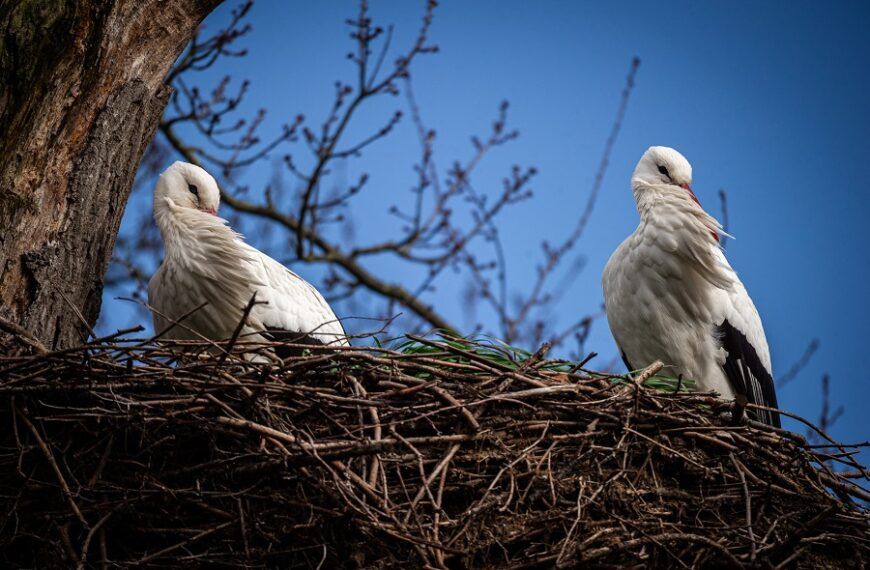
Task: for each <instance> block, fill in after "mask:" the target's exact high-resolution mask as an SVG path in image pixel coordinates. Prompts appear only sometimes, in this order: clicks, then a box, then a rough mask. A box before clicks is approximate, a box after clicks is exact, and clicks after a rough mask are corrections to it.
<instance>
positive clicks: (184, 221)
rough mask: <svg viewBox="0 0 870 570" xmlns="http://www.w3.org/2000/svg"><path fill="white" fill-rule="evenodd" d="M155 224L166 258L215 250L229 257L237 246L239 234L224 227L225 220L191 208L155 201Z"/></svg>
mask: <svg viewBox="0 0 870 570" xmlns="http://www.w3.org/2000/svg"><path fill="white" fill-rule="evenodd" d="M154 221H155V222H156V223H157V228H158V229H159V230H160V237H161V238H163V249H164V253H165V256H166V257H175V256H179V255H187V256H189V255H190V254H192V253H194V252H197V251H199V250H203V249H204V248H215V247H218V248H219V249H221V250H223V251H224V252H225V253H226V254H230V255H231V254H232V253H233V250H234V249H237V247H238V244H239V243H240V240H239V239H238V238H239V236H238V234H236V233H235V232H234V231H233V230H232V229H230V228H229V227H227V225H226V221H225V220H223V219H221V218H218V217H217V216H213V215H211V214H209V213H206V212H202V211H200V210H195V209H193V208H182V207H180V206H177V205H175V203H173V202H172V201H171V200H169V199H165V198H163V199H158V200H155V203H154Z"/></svg>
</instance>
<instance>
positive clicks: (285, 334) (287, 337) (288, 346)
mask: <svg viewBox="0 0 870 570" xmlns="http://www.w3.org/2000/svg"><path fill="white" fill-rule="evenodd" d="M261 334H262V335H263V337H265V338H266V339H267V340H271V341H274V342H282V343H284V344H281V345H278V346H275V347H274V348H273V349H272V350H274V351H275V354H276V355H277V356H278V358H288V357H290V356H302V351H303V350H304V349H302V348H300V347H298V346H294V345H297V344H323V341H322V340H320V339H319V338H317V337H315V336H311V335H310V334H307V333H302V332H293V331H286V330H282V329H274V328H269V329H266V332H263V333H261Z"/></svg>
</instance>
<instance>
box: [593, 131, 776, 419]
mask: <svg viewBox="0 0 870 570" xmlns="http://www.w3.org/2000/svg"><path fill="white" fill-rule="evenodd" d="M691 183H692V167H691V165H690V164H689V162H688V161H687V160H686V159H685V158H684V157H683V155H681V154H680V153H678V152H677V151H675V150H674V149H672V148H667V147H661V146H654V147H651V148H649V149H648V150H647V151H646V152H645V153H644V155H643V157H641V159H640V162H638V164H637V168H635V170H634V174H633V175H632V177H631V189H632V192H633V193H634V199H635V201H636V203H637V210H638V212H639V213H640V225H639V226H638V227H637V229H636V230H635V231H634V233H633V234H632V235H630V236H629V237H628V238H627V239H626V240H625V241H623V242H622V244H621V245H620V246H619V247H618V248H617V249H616V251H615V252H613V255H612V256H611V257H610V261H608V262H607V266H606V267H605V268H604V275H603V276H602V284H603V287H604V299H605V306H606V310H607V320H608V322H609V323H610V330H611V331H612V332H613V336H614V338H615V339H616V343H617V345H618V346H619V349H620V350H621V352H622V359H623V361H624V362H625V364H626V366H627V367H628V369H629V370H636V369H637V368H638V367H644V366H647V365H649V364H651V363H653V362H655V361H656V360H662V361H663V362H664V363H665V364H666V365H667V366H669V367H670V368H669V370H670V371H671V372H672V373H673V375H674V376H678V375H682V376H683V377H684V378H689V379H692V380H694V381H695V382H696V383H697V386H698V388H699V389H701V390H703V391H715V392H718V393H719V394H720V395H721V396H722V397H724V398H729V399H730V398H734V397H735V396H737V395H738V394H742V395H744V396H745V397H746V399H747V401H748V402H750V403H753V404H760V405H763V406H768V407H771V408H776V407H777V402H776V391H775V390H774V385H773V375H772V371H771V366H770V351H769V349H768V347H767V339H766V338H765V336H764V329H763V328H762V326H761V318H760V317H759V316H758V311H757V310H756V309H755V305H754V304H753V303H752V299H750V298H749V295H748V294H747V293H746V289H745V288H744V287H743V283H741V282H740V279H739V278H738V277H737V274H736V273H735V272H734V270H733V269H732V268H731V266H730V265H729V264H728V260H727V259H725V254H724V252H723V251H722V248H721V247H720V245H719V234H720V232H721V231H722V228H721V226H720V224H719V222H718V221H716V220H715V219H714V218H713V217H712V216H710V215H709V214H708V213H707V212H705V211H704V209H703V208H702V207H701V204H700V203H699V202H698V199H697V198H696V197H695V194H694V193H693V192H692V189H691V186H690V184H691ZM756 416H757V417H758V418H759V419H760V420H761V421H763V422H766V423H768V424H771V425H775V426H779V425H780V423H779V415H778V414H775V413H771V412H767V411H763V410H759V411H758V412H757V413H756Z"/></svg>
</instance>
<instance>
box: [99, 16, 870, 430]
mask: <svg viewBox="0 0 870 570" xmlns="http://www.w3.org/2000/svg"><path fill="white" fill-rule="evenodd" d="M233 6H234V4H233V3H232V2H229V3H227V4H226V5H224V6H222V7H221V8H220V9H218V10H217V11H216V12H215V13H214V14H213V15H212V16H211V17H210V18H209V20H207V22H206V25H207V26H208V27H209V28H216V27H219V26H220V25H221V24H222V23H224V22H226V19H227V16H228V13H229V9H230V8H231V7H233ZM422 6H423V3H422V2H412V1H408V0H402V1H390V2H387V1H377V0H376V1H373V2H372V9H371V13H372V15H373V17H374V18H375V20H376V21H377V22H379V23H383V24H388V23H392V24H395V25H396V28H397V33H396V37H395V42H394V44H395V45H399V46H404V45H407V44H408V42H409V41H410V40H411V38H412V37H413V34H414V33H415V32H416V29H417V27H418V22H419V17H420V15H421V13H422ZM868 6H870V4H867V3H863V2H851V3H850V2H837V3H819V2H800V1H790V2H728V3H724V2H715V3H698V2H595V3H593V2H569V1H548V2H545V1H541V2H534V3H531V2H521V1H509V0H498V1H495V0H491V1H473V2H471V1H458V0H444V1H443V2H442V4H441V6H440V7H439V9H438V11H437V13H436V18H435V23H434V25H433V28H432V33H431V37H432V40H433V41H434V42H435V43H437V44H438V45H439V47H440V53H438V54H436V55H432V56H426V57H425V58H424V59H422V60H421V61H420V62H419V63H418V65H416V67H415V71H414V89H415V93H416V95H417V99H418V102H419V104H420V107H421V109H422V113H423V116H424V119H425V121H426V123H427V124H428V125H429V126H432V127H434V128H436V129H437V131H438V139H437V145H436V152H437V155H436V156H437V157H438V160H439V164H441V165H442V166H447V165H449V163H450V162H451V161H452V160H453V159H455V158H463V157H467V156H468V155H469V150H470V144H469V136H470V135H472V134H476V133H482V132H485V131H486V129H487V128H488V126H489V124H490V123H491V121H492V118H493V117H494V115H495V111H496V108H497V106H498V104H499V102H500V101H501V100H503V99H507V100H509V101H510V103H511V110H510V118H509V123H510V124H511V125H512V126H513V127H514V128H517V129H519V131H520V133H521V137H520V139H519V140H518V141H516V142H514V143H512V144H510V145H508V146H506V147H504V148H502V149H499V150H498V151H497V153H496V154H494V155H493V156H492V157H490V158H489V159H487V160H488V161H487V162H486V163H485V164H483V165H482V169H481V171H480V173H479V175H478V178H477V180H478V183H477V186H478V187H480V188H481V189H484V190H486V189H487V185H489V186H491V189H492V191H497V189H498V185H499V184H500V180H501V177H502V176H504V175H505V174H507V172H508V169H509V168H510V165H512V164H515V163H516V164H521V165H530V166H535V167H536V168H537V169H538V170H539V175H538V176H537V177H536V178H535V179H534V182H533V185H532V187H533V188H534V191H535V198H534V199H533V200H532V201H530V202H528V203H526V204H524V205H522V206H519V207H516V208H514V209H512V210H510V211H508V212H507V213H506V215H505V216H503V217H502V218H501V219H500V227H503V228H505V230H509V231H506V232H505V233H506V234H507V237H506V243H505V246H506V250H507V251H508V252H509V263H508V271H509V273H508V278H509V281H510V283H511V285H512V288H514V289H517V290H521V289H523V288H524V287H526V286H528V284H529V282H530V280H531V278H532V275H533V271H534V266H535V262H536V260H537V259H538V252H539V244H540V242H541V240H543V239H549V240H551V241H558V240H559V239H560V238H562V237H564V235H565V234H566V233H567V232H568V231H570V229H571V228H572V227H573V225H574V224H575V223H576V220H577V217H578V216H579V214H580V212H581V210H582V208H583V206H584V204H585V200H586V198H587V196H588V193H589V191H590V189H591V187H592V182H593V177H594V174H595V169H596V167H597V165H598V162H599V160H600V156H601V153H602V149H603V147H604V141H605V139H606V137H607V134H608V132H609V129H610V127H611V124H612V121H613V117H614V114H615V112H616V108H617V104H618V100H619V94H620V92H621V90H622V88H623V86H624V81H625V76H626V73H627V71H628V68H629V64H630V61H631V59H632V57H634V56H638V57H640V58H641V60H642V64H641V67H640V70H639V72H638V75H637V85H636V88H635V91H634V93H633V95H632V100H631V102H630V104H629V109H628V113H627V116H626V119H625V123H624V125H623V130H622V133H621V135H620V137H619V140H618V141H617V143H616V146H615V149H614V152H613V156H612V159H611V164H610V168H609V170H608V172H607V176H606V178H605V180H604V185H603V187H602V190H601V195H600V197H599V202H598V204H597V206H596V211H595V215H594V216H593V218H592V221H591V223H590V226H589V227H588V230H587V232H586V234H585V235H584V237H583V241H582V242H581V244H580V246H579V250H580V251H582V252H583V253H584V255H585V256H586V268H585V269H584V270H583V273H582V274H581V275H580V276H579V277H578V279H577V280H576V281H575V283H574V284H573V285H572V286H571V288H570V290H569V291H567V292H566V294H565V300H564V301H563V302H562V303H561V304H560V305H559V315H554V326H556V325H557V324H558V322H561V323H562V324H567V322H569V321H570V320H571V319H572V318H575V317H577V316H581V315H583V314H587V313H589V312H593V311H595V310H596V308H597V307H598V306H599V305H600V303H601V290H600V274H601V270H602V269H603V267H604V264H605V263H606V261H607V258H608V256H609V255H610V253H611V252H612V251H613V249H614V248H615V247H616V246H617V245H618V244H619V242H620V241H622V240H623V239H624V238H625V237H626V236H627V235H628V234H629V233H630V232H631V231H633V229H634V227H635V226H636V225H637V213H636V210H635V209H634V203H633V200H632V196H631V192H630V189H629V177H630V174H631V171H632V170H633V168H634V165H635V164H636V162H637V160H638V158H639V157H640V155H641V154H642V153H643V151H644V150H645V149H646V148H647V147H648V146H650V145H666V146H672V147H675V148H677V149H678V150H680V151H681V152H682V153H683V154H684V155H685V156H686V157H687V158H688V159H689V160H690V162H692V164H693V168H694V178H695V180H694V184H693V186H694V188H695V192H696V194H697V195H698V197H699V198H700V200H701V202H702V203H703V204H704V205H705V206H706V207H707V208H708V209H709V210H710V211H711V212H712V213H714V215H717V216H718V215H719V207H718V199H717V195H716V193H717V191H718V190H719V189H720V188H724V189H725V190H726V191H727V193H728V199H729V214H730V233H732V234H733V235H734V236H735V237H736V238H737V239H736V240H735V241H731V242H730V243H729V244H728V257H729V259H730V260H731V263H732V265H733V266H734V267H735V269H736V270H737V271H738V273H739V274H740V275H741V277H742V279H743V281H744V283H745V284H746V286H747V288H748V290H749V292H750V294H751V295H752V297H753V298H754V300H755V303H756V305H757V306H758V308H759V311H760V313H761V315H762V319H763V321H764V324H765V328H766V331H767V336H768V339H769V341H770V345H771V352H772V357H773V365H774V372H775V373H777V372H778V373H783V372H785V370H786V369H787V368H788V367H789V366H790V365H791V364H792V363H793V362H794V361H795V360H797V359H798V358H799V357H800V355H801V354H802V352H803V350H804V348H805V347H806V345H807V343H808V342H809V341H810V340H811V339H812V338H819V340H820V341H821V346H820V348H819V351H818V352H817V354H816V355H815V357H814V358H813V360H812V361H811V362H810V364H809V365H808V366H807V368H806V369H805V370H804V371H803V372H802V373H801V375H800V376H799V377H798V378H797V379H796V380H795V381H793V382H792V383H791V384H789V385H788V386H787V387H786V388H785V389H783V390H782V391H781V392H780V403H781V405H782V406H784V407H785V408H788V409H792V410H794V411H796V412H797V413H799V414H802V415H806V416H808V417H810V418H813V419H815V418H816V416H817V414H818V410H819V399H820V388H819V379H820V378H821V376H822V374H823V373H825V372H828V373H830V375H831V380H832V400H833V403H834V404H844V405H845V406H846V413H845V415H844V417H843V418H842V419H840V421H839V423H838V424H837V425H836V426H835V428H834V429H833V432H834V434H835V435H836V436H838V437H840V438H842V439H844V440H851V441H856V440H863V439H866V437H867V429H866V428H867V421H866V419H865V418H864V417H863V413H862V412H861V408H862V404H863V403H864V402H866V401H868V397H870V388H868V386H870V385H868V381H867V380H868V378H867V376H868V373H867V371H866V370H867V367H866V366H865V364H864V363H863V357H864V356H865V354H866V351H867V348H866V345H867V341H868V334H867V321H868V317H870V309H868V301H867V296H866V291H867V282H868V278H870V271H868V267H870V255H868V253H867V250H866V246H865V243H864V240H863V235H862V234H863V230H862V229H861V228H862V227H864V223H866V220H867V219H868V218H870V192H868V188H867V180H866V178H865V172H866V166H865V165H866V161H867V158H866V157H867V156H870V143H868V136H867V133H868V131H870V107H868V105H867V89H868V86H870V66H868V62H870V41H868V39H867V30H868V29H870V8H868ZM355 10H356V8H355V5H354V3H353V2H349V1H342V2H338V1H336V2H277V1H272V2H267V1H261V2H259V3H258V4H256V5H255V7H254V9H253V11H252V13H251V23H252V25H253V32H252V33H251V34H250V36H248V38H246V39H245V41H244V45H245V46H246V47H247V48H248V49H249V52H250V53H249V55H248V56H247V57H246V58H244V59H242V60H228V61H225V62H224V63H223V64H221V65H220V66H217V67H216V68H214V69H212V70H210V71H208V72H206V73H203V74H201V76H200V79H201V81H202V84H204V85H208V84H212V83H214V82H215V81H216V80H217V79H218V78H219V77H220V76H222V75H224V74H230V75H233V76H234V77H236V78H248V79H249V80H250V81H251V91H250V94H249V95H248V97H247V99H246V103H245V105H244V106H243V111H244V110H254V109H257V108H260V107H263V108H267V109H268V110H269V113H270V114H269V115H268V117H269V118H268V119H267V121H266V125H265V128H266V131H267V132H269V131H271V132H278V129H279V128H280V125H281V124H282V123H285V122H289V121H291V120H292V117H294V116H295V115H296V114H298V113H300V112H301V113H304V114H306V115H307V116H309V117H310V118H312V119H318V118H321V117H323V115H324V114H325V113H326V111H327V109H328V106H329V105H330V104H331V101H332V89H333V82H334V81H335V80H336V79H338V78H344V79H347V80H350V79H351V77H352V75H351V74H352V71H353V70H352V69H351V67H350V64H349V63H348V62H347V61H346V60H345V58H344V54H345V53H346V52H347V51H348V50H349V49H350V47H351V45H350V43H349V40H348V38H347V32H348V30H347V28H346V26H345V25H344V23H343V22H344V19H345V18H347V17H351V16H353V15H354V13H355ZM403 101H404V99H402V98H398V99H395V100H384V101H382V102H377V103H375V104H373V105H372V106H371V108H370V109H367V110H366V112H365V113H364V115H361V116H362V117H363V120H361V121H359V122H358V123H354V124H353V125H352V126H351V130H350V133H349V135H350V138H351V139H353V138H354V135H357V134H358V135H364V134H366V133H368V132H370V131H371V130H372V128H373V127H376V126H379V125H380V123H381V122H382V121H383V120H384V119H386V118H387V117H389V116H390V114H391V113H392V110H394V109H395V108H397V107H401V106H402V103H403ZM418 158H419V151H418V145H417V143H416V138H415V136H414V132H413V129H412V128H411V125H410V123H409V122H407V121H406V122H405V123H404V124H401V125H400V126H399V128H398V129H397V131H396V132H395V133H394V134H393V135H392V136H391V137H390V138H388V139H386V140H385V141H382V142H380V143H378V144H376V145H375V146H373V147H371V148H370V149H369V151H367V152H366V154H365V155H364V157H363V158H361V159H358V160H357V161H356V162H355V163H352V164H351V165H350V166H349V167H348V169H349V172H348V177H349V178H350V179H351V180H352V179H353V175H354V174H355V173H358V172H360V171H362V170H365V171H367V172H370V173H371V175H372V182H371V183H370V188H369V189H368V190H367V192H369V194H367V199H361V200H357V201H356V202H354V205H353V212H352V213H353V215H354V217H355V219H356V220H357V232H358V235H360V236H365V235H367V232H375V231H377V230H378V229H379V228H382V227H383V225H384V224H388V223H395V222H392V221H391V220H392V218H390V217H388V216H386V214H385V210H386V207H387V206H388V205H389V204H390V203H393V202H399V203H402V200H406V199H408V196H406V194H408V193H407V189H408V188H409V187H410V186H411V185H412V184H413V181H414V173H413V171H412V169H411V167H412V165H413V164H414V162H415V161H416V160H418ZM167 165H168V164H167ZM270 174H271V173H270V171H269V169H268V167H267V166H265V167H261V168H260V169H259V170H251V171H249V172H248V173H247V176H246V180H245V182H247V183H250V184H252V185H256V184H257V183H263V182H265V181H267V180H268V178H269V176H270ZM148 208H150V197H149V196H147V195H143V196H138V197H134V199H133V200H132V201H131V205H130V209H131V210H134V211H135V212H138V213H141V212H144V211H146V210H147V209H148ZM131 217H132V214H131V215H130V216H128V219H127V220H126V221H125V226H124V229H123V230H122V231H128V232H129V231H131V230H132V223H133V222H131V221H130V218H131ZM248 238H249V240H250V241H251V242H252V243H254V244H255V245H260V246H261V247H263V246H264V244H263V243H262V241H263V240H264V239H265V238H264V237H263V236H257V235H250V234H249V235H248ZM270 247H272V248H274V247H275V244H274V243H272V245H271V246H270ZM272 251H273V250H270V252H272ZM285 255H286V252H285ZM306 275H307V274H306ZM310 277H311V279H312V281H315V283H316V280H317V273H314V274H313V275H311V276H310ZM461 290H462V283H461V282H450V281H449V280H448V281H447V282H445V283H443V284H441V286H440V287H439V289H438V291H437V292H436V293H435V295H434V296H433V297H432V299H431V300H432V301H434V302H435V303H436V304H437V305H438V306H439V307H441V309H442V310H443V312H444V313H446V314H447V315H448V316H450V317H451V318H453V319H454V321H456V322H459V323H461V324H466V323H464V321H463V308H462V304H461V303H460V302H459V301H457V298H458V296H459V295H460V293H461ZM118 294H119V292H118V291H108V292H107V294H106V298H105V305H104V306H105V309H104V312H105V314H107V315H108V317H107V318H106V319H104V324H103V326H106V327H110V326H121V325H126V324H128V323H127V322H126V321H125V320H124V319H125V318H129V316H127V317H124V315H125V313H124V311H125V309H124V306H123V304H122V303H120V302H119V301H116V300H114V299H113V297H114V296H116V295H118ZM466 320H467V319H466ZM555 321H557V322H555ZM587 347H588V348H589V349H592V350H596V351H597V352H599V353H601V355H602V356H601V357H599V359H600V360H599V361H598V362H599V364H601V365H603V364H604V363H606V362H608V361H609V360H610V359H611V358H612V357H613V356H614V354H615V348H614V345H613V341H612V339H611V337H610V333H609V330H608V329H607V326H606V323H605V322H604V321H599V322H597V323H596V325H595V327H594V328H593V332H592V336H591V337H590V340H589V341H588V343H587ZM593 364H594V363H593ZM792 427H793V425H792Z"/></svg>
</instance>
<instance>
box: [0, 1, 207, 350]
mask: <svg viewBox="0 0 870 570" xmlns="http://www.w3.org/2000/svg"><path fill="white" fill-rule="evenodd" d="M220 2H221V0H0V317H2V318H3V319H5V320H6V321H7V322H6V323H5V324H4V325H3V326H2V327H0V329H2V328H5V329H6V330H7V332H8V330H9V329H13V328H15V324H17V325H19V326H21V327H23V328H24V329H25V330H27V331H29V332H30V333H31V334H33V335H34V336H36V337H37V338H39V339H40V340H41V341H42V342H43V344H45V345H47V346H48V347H50V348H62V347H67V346H70V345H71V344H74V343H76V342H79V341H80V340H81V338H82V336H83V335H84V334H85V331H87V330H88V327H90V326H91V325H93V323H94V322H95V321H96V318H97V316H98V315H99V310H100V296H101V292H102V285H103V276H104V274H105V271H106V267H107V264H108V261H109V257H110V256H111V253H112V247H113V246H114V243H115V237H116V234H117V232H118V226H119V224H120V222H121V216H122V214H123V211H124V206H125V204H126V202H127V198H128V197H129V193H130V188H131V186H132V183H133V178H134V175H135V172H136V167H137V165H138V163H139V160H140V158H141V156H142V154H143V152H144V151H145V148H146V146H147V145H148V143H149V142H150V140H151V138H152V136H153V134H154V131H155V129H156V128H157V126H158V123H159V120H160V117H161V115H162V113H163V108H164V106H165V105H166V101H167V99H168V96H169V92H170V90H169V88H168V87H167V86H166V85H164V83H163V79H164V77H165V76H166V74H167V72H168V71H169V69H170V67H171V66H172V64H173V62H175V60H176V59H177V58H178V56H179V55H180V54H181V52H182V51H183V49H184V47H185V45H186V44H187V42H188V41H189V40H190V38H191V37H192V36H193V34H194V32H195V30H196V28H197V26H198V25H199V23H200V22H201V21H202V19H203V18H204V17H205V16H206V15H207V14H208V13H209V12H211V10H213V9H214V8H215V6H217V5H218V4H220ZM3 319H0V324H3ZM10 322H11V323H12V324H10Z"/></svg>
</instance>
